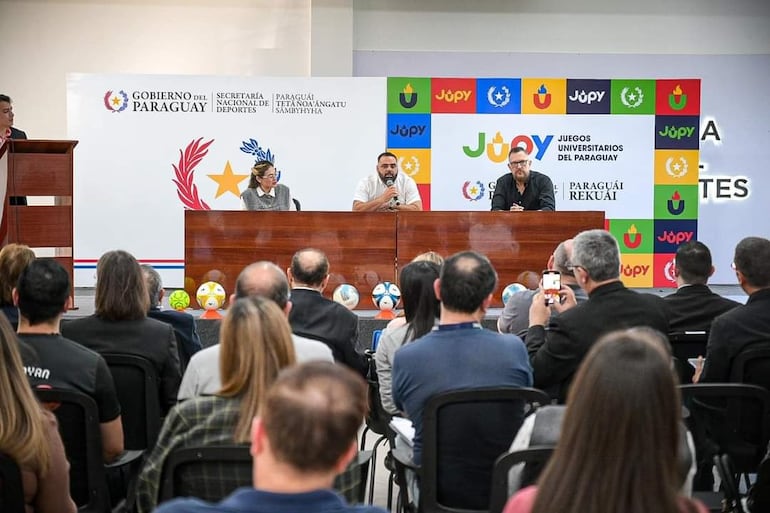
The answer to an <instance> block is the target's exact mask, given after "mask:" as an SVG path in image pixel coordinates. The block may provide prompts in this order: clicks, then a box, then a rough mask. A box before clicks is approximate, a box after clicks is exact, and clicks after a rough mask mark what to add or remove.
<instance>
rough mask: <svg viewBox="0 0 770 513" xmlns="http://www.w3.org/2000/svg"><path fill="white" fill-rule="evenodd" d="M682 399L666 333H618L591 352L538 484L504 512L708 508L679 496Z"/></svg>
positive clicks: (669, 512) (684, 512) (679, 512)
mask: <svg viewBox="0 0 770 513" xmlns="http://www.w3.org/2000/svg"><path fill="white" fill-rule="evenodd" d="M681 411H682V408H681V399H680V395H679V389H678V387H677V377H676V376H675V373H674V371H673V370H672V366H671V357H670V355H669V353H668V350H667V349H666V348H665V347H664V346H663V341H662V340H661V337H658V336H656V335H655V334H654V333H651V332H650V330H645V329H634V328H632V329H628V330H623V331H615V332H612V333H609V334H607V335H605V336H604V337H602V338H601V339H600V340H599V341H598V342H597V343H596V344H595V345H594V346H593V348H592V349H591V351H589V353H588V355H587V356H586V358H585V360H584V361H583V363H582V365H581V366H580V369H579V370H578V373H577V376H576V377H575V381H574V382H573V384H572V387H571V389H570V391H569V396H568V399H567V410H566V412H565V414H564V423H563V425H562V428H561V435H560V437H559V441H558V443H557V445H556V449H555V451H554V453H553V456H551V459H550V461H549V462H548V464H547V466H546V468H545V470H544V471H543V474H542V475H541V476H540V478H539V479H538V481H537V486H536V487H534V486H531V487H528V488H525V489H523V490H521V491H520V492H518V493H517V494H516V495H514V496H513V497H512V498H511V499H510V500H509V501H508V504H507V505H506V507H505V510H504V513H530V512H531V513H548V512H554V511H558V512H559V513H583V512H586V511H590V512H591V513H605V512H606V513H616V512H620V511H622V512H623V513H649V512H651V511H654V512H656V513H689V512H698V513H705V512H706V508H705V507H704V506H703V505H702V504H701V503H699V502H697V501H693V500H691V499H688V498H686V497H683V496H680V495H679V489H680V487H681V484H682V483H681V482H682V476H681V472H680V470H679V460H678V457H679V443H680V440H681V437H680V431H679V429H680V421H681Z"/></svg>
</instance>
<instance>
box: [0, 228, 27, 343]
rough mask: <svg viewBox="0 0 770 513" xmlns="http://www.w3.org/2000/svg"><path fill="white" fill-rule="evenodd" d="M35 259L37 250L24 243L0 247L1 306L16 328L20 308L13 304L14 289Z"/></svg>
mask: <svg viewBox="0 0 770 513" xmlns="http://www.w3.org/2000/svg"><path fill="white" fill-rule="evenodd" d="M34 259H35V252H34V251H32V250H31V249H29V246H25V245H24V244H16V243H11V244H6V245H5V246H4V247H3V249H0V308H2V311H3V313H4V314H5V317H6V318H7V319H8V321H9V322H10V323H11V326H12V327H13V329H14V330H15V329H16V327H17V326H18V325H19V309H18V308H16V306H15V305H14V304H13V289H14V287H16V283H17V282H18V281H19V276H20V275H21V272H22V271H23V270H24V268H25V267H27V266H28V265H29V263H30V262H31V261H33V260H34Z"/></svg>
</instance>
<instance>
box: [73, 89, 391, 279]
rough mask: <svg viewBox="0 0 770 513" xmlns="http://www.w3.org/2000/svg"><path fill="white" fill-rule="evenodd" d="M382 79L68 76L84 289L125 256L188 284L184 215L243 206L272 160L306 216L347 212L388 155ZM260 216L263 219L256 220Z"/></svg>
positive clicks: (78, 272)
mask: <svg viewBox="0 0 770 513" xmlns="http://www.w3.org/2000/svg"><path fill="white" fill-rule="evenodd" d="M385 88H386V82H385V79H383V78H262V77H260V78H254V77H252V78H248V77H237V78H235V77H196V76H149V75H148V76H143V75H82V74H70V75H68V77H67V123H68V137H70V138H72V139H76V140H79V141H80V144H79V145H78V148H77V151H76V152H75V176H74V182H75V183H74V221H75V227H74V231H75V233H74V239H75V240H74V243H75V247H74V257H75V284H76V285H77V286H78V287H84V286H86V287H87V286H92V285H93V283H94V271H93V268H94V266H95V263H96V260H97V259H98V258H99V256H100V255H101V254H102V253H104V252H105V251H108V250H111V249H117V248H121V249H125V250H127V251H130V252H131V253H133V254H134V255H135V256H136V257H137V258H138V259H140V260H141V261H142V262H143V263H149V264H152V265H154V266H156V268H158V269H159V270H161V272H162V276H163V279H164V285H165V286H168V287H178V286H181V285H182V284H183V279H184V276H183V263H184V262H183V259H184V217H183V216H184V214H183V212H184V209H185V208H210V209H212V210H228V209H233V210H234V209H239V208H240V200H239V194H240V192H241V191H243V190H244V189H245V188H246V186H247V185H248V177H249V173H250V168H251V166H252V165H253V164H254V162H255V161H256V160H261V159H262V158H268V160H273V159H274V162H275V165H276V168H277V169H278V171H279V172H280V183H282V184H285V185H287V186H288V187H289V188H290V189H291V193H292V196H293V197H294V198H296V199H298V200H299V201H300V203H301V205H302V209H303V210H327V211H334V210H338V211H339V210H342V211H347V210H350V208H351V205H352V196H353V191H354V190H355V187H356V184H357V183H358V180H360V179H361V178H362V177H364V176H366V175H367V174H370V173H373V172H374V171H375V166H376V157H377V155H378V154H379V153H380V152H382V151H384V149H385V133H386V130H385V124H386V104H385V101H384V98H385V95H386V90H385ZM257 222H258V218H257V217H255V223H257Z"/></svg>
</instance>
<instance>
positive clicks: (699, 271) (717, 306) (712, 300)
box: [663, 241, 740, 332]
mask: <svg viewBox="0 0 770 513" xmlns="http://www.w3.org/2000/svg"><path fill="white" fill-rule="evenodd" d="M675 261H676V264H675V265H674V276H675V277H676V287H677V289H676V292H674V293H673V294H670V295H668V296H666V297H664V298H663V299H664V300H665V301H666V306H667V307H668V310H669V313H670V317H669V321H670V326H669V329H670V330H671V331H672V332H673V331H676V332H683V331H709V330H710V329H711V322H712V321H713V320H714V318H715V317H717V316H718V315H721V314H723V313H725V312H727V311H728V310H732V309H733V308H735V307H736V306H739V305H740V303H738V302H736V301H732V300H730V299H727V298H724V297H722V296H720V295H719V294H714V293H713V292H711V289H709V287H708V285H706V284H707V283H708V279H709V277H710V276H711V275H712V274H714V266H713V265H712V264H711V251H709V248H708V247H707V246H706V245H705V244H703V243H702V242H698V241H690V242H685V243H684V244H681V245H680V246H679V247H678V248H677V250H676V259H675Z"/></svg>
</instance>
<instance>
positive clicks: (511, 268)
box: [397, 211, 604, 307]
mask: <svg viewBox="0 0 770 513" xmlns="http://www.w3.org/2000/svg"><path fill="white" fill-rule="evenodd" d="M593 228H604V212H593V211H591V212H534V211H532V212H400V213H399V214H398V227H397V230H398V252H397V253H398V254H397V258H398V267H399V268H401V267H403V266H405V265H406V264H408V263H409V262H410V261H411V259H412V258H414V257H415V256H416V255H418V254H420V253H423V252H425V251H431V250H432V251H436V252H438V253H440V254H441V255H442V256H444V257H448V256H450V255H452V254H454V253H457V252H458V251H464V250H473V251H477V252H479V253H483V254H484V255H486V256H487V257H488V258H489V260H490V261H491V262H492V265H493V266H494V267H495V270H496V271H497V274H498V277H499V283H498V287H497V290H496V291H495V302H494V303H493V306H496V307H501V306H502V300H501V298H500V295H501V293H502V289H503V287H505V286H506V285H508V284H509V283H514V282H517V281H519V275H520V274H521V273H522V272H524V271H532V272H534V273H537V274H538V275H539V274H540V273H541V272H542V271H543V269H545V267H546V264H547V262H548V258H549V257H550V255H551V254H552V253H553V250H554V249H555V248H556V246H557V245H558V244H559V243H560V242H561V241H563V240H565V239H568V238H571V237H574V236H575V235H577V234H578V233H579V232H581V231H583V230H590V229H593Z"/></svg>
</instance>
